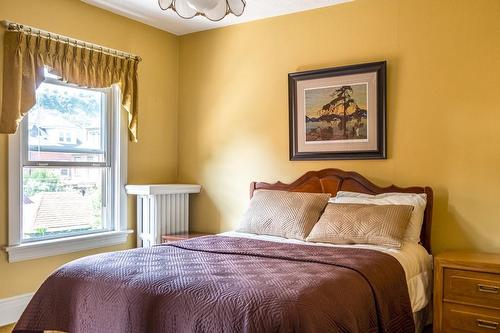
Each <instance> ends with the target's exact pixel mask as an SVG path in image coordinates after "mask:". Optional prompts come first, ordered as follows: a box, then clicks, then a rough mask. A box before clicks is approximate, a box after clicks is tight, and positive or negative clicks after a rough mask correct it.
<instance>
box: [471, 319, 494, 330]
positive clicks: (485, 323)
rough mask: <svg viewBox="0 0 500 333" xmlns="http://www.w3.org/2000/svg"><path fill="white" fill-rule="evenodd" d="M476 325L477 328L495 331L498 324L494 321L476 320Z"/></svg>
mask: <svg viewBox="0 0 500 333" xmlns="http://www.w3.org/2000/svg"><path fill="white" fill-rule="evenodd" d="M476 323H477V327H481V328H488V329H490V330H496V329H497V328H498V323H497V322H496V321H489V320H484V319H477V320H476Z"/></svg>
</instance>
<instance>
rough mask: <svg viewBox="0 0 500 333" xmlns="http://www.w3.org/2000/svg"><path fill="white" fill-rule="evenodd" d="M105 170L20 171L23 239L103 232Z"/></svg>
mask: <svg viewBox="0 0 500 333" xmlns="http://www.w3.org/2000/svg"><path fill="white" fill-rule="evenodd" d="M105 176H106V169H105V168H23V240H25V241H26V240H39V239H41V238H53V237H64V236H68V234H78V233H88V232H95V231H102V230H106V229H107V228H106V226H105V219H106V218H105V214H103V211H105V210H104V207H103V206H104V205H103V197H102V194H103V186H105V184H106V182H105V181H104V179H105Z"/></svg>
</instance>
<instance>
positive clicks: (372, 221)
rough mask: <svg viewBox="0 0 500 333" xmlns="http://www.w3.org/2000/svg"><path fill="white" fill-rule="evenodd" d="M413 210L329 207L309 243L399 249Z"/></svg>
mask: <svg viewBox="0 0 500 333" xmlns="http://www.w3.org/2000/svg"><path fill="white" fill-rule="evenodd" d="M412 210H413V206H409V205H366V204H337V203H329V204H328V205H327V207H326V209H325V212H324V213H323V215H321V218H320V219H319V221H318V223H316V224H315V225H314V227H313V229H312V230H311V233H310V234H309V236H308V237H307V241H308V242H321V243H333V244H374V245H382V246H388V247H395V248H400V247H401V245H402V240H403V236H404V234H405V231H406V227H407V226H408V223H409V222H410V217H411V212H412Z"/></svg>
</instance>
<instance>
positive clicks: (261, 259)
mask: <svg viewBox="0 0 500 333" xmlns="http://www.w3.org/2000/svg"><path fill="white" fill-rule="evenodd" d="M414 329H415V328H414V323H413V317H412V312H411V305H410V300H409V296H408V290H407V285H406V279H405V273H404V271H403V268H402V267H401V265H400V264H399V263H398V261H397V260H396V259H394V258H393V257H392V256H390V255H388V254H384V253H381V252H377V251H372V250H365V249H352V248H331V247H321V246H307V245H300V244H285V243H275V242H268V241H261V240H252V239H243V238H233V237H223V236H208V237H201V238H197V239H192V240H186V241H181V242H177V243H172V244H168V245H162V246H156V247H152V248H141V249H133V250H127V251H121V252H112V253H105V254H99V255H95V256H89V257H86V258H82V259H79V260H76V261H73V262H71V263H68V264H66V265H64V266H62V267H61V268H59V269H58V270H57V271H55V272H54V273H53V274H52V275H51V276H50V277H49V278H48V279H47V280H46V281H45V282H44V283H43V285H42V286H41V287H40V289H39V290H38V291H37V292H36V294H35V295H34V297H33V299H32V301H31V302H30V304H29V305H28V307H27V309H26V310H25V312H24V313H23V315H22V317H21V319H20V320H19V322H18V323H17V326H16V327H15V329H14V332H41V331H43V330H58V331H64V332H71V333H84V332H85V333H93V332H96V333H107V332H110V333H111V332H116V333H126V332H130V333H132V332H133V333H136V332H137V333H139V332H155V333H156V332H363V333H370V332H387V333H389V332H390V333H398V332H402V333H403V332H414Z"/></svg>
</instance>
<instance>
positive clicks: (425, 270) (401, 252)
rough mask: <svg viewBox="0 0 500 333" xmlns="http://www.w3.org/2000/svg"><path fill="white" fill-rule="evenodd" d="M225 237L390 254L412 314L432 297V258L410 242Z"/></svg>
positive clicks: (232, 234) (232, 233)
mask: <svg viewBox="0 0 500 333" xmlns="http://www.w3.org/2000/svg"><path fill="white" fill-rule="evenodd" d="M219 235H221V236H227V237H243V238H252V239H260V240H267V241H272V242H282V243H293V244H304V245H308V246H328V247H351V248H365V249H370V250H376V251H380V252H384V253H387V254H390V255H391V256H393V257H394V258H396V259H397V260H398V261H399V263H400V264H401V266H402V267H403V269H404V271H405V274H406V282H407V284H408V293H409V295H410V301H411V306H412V310H413V312H414V313H416V312H419V311H420V310H422V309H424V308H425V307H426V306H427V304H429V301H430V300H431V296H432V292H431V291H432V285H431V281H432V256H431V255H430V254H429V253H428V252H427V250H426V249H425V248H424V247H423V246H422V245H420V244H415V243H411V242H405V243H403V246H402V247H401V248H400V249H394V248H388V247H383V246H376V245H365V244H354V245H335V244H328V243H311V242H304V241H300V240H296V239H287V238H282V237H275V236H267V235H255V234H248V233H242V232H236V231H228V232H224V233H221V234H219Z"/></svg>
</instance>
